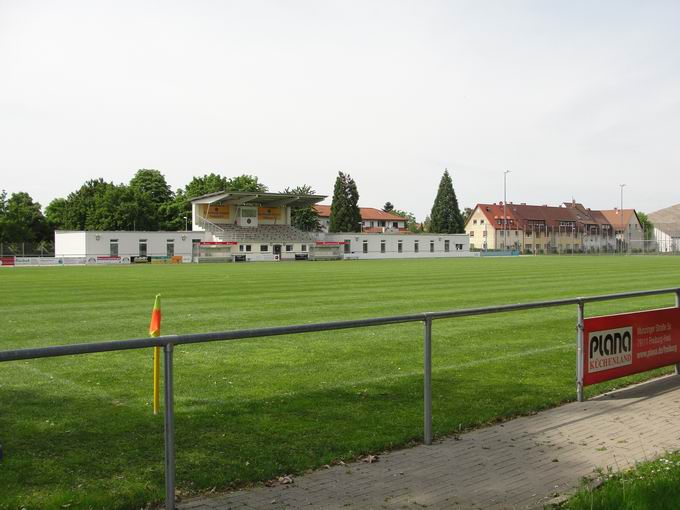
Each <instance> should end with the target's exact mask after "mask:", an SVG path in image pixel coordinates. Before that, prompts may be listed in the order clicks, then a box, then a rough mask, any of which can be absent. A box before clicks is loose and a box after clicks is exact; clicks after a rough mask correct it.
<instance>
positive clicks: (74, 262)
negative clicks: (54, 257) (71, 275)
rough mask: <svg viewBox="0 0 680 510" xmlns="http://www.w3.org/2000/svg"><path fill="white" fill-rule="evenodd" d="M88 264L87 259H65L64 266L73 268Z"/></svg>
mask: <svg viewBox="0 0 680 510" xmlns="http://www.w3.org/2000/svg"><path fill="white" fill-rule="evenodd" d="M86 262H87V258H85V257H64V265H65V266H67V265H71V266H77V265H82V264H85V263H86Z"/></svg>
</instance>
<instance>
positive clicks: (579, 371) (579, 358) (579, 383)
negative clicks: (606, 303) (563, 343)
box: [576, 301, 585, 402]
mask: <svg viewBox="0 0 680 510" xmlns="http://www.w3.org/2000/svg"><path fill="white" fill-rule="evenodd" d="M584 308H585V305H584V303H583V301H579V303H578V319H577V323H576V400H577V401H578V402H583V318H584V316H585V313H584Z"/></svg>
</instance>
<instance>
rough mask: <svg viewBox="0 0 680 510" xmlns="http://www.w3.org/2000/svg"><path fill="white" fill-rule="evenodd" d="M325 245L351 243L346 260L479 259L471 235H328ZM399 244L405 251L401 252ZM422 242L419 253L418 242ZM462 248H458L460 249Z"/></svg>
mask: <svg viewBox="0 0 680 510" xmlns="http://www.w3.org/2000/svg"><path fill="white" fill-rule="evenodd" d="M323 240H324V241H335V242H338V241H349V243H350V245H349V246H350V247H349V253H347V252H345V251H344V247H343V250H342V251H343V254H344V256H345V258H358V259H385V258H435V257H470V256H477V255H478V254H474V253H471V252H470V238H469V237H468V235H467V234H360V233H354V232H349V233H339V234H335V233H334V234H325V235H324V236H323ZM364 241H366V242H367V243H368V253H364V249H363V246H364ZM382 241H384V242H385V252H384V253H383V252H382V251H381V242H382ZM399 241H401V246H402V251H401V253H400V252H399ZM416 241H418V252H416V251H415V242H416ZM431 241H433V242H434V251H433V252H431V251H430V242H431ZM446 241H448V242H449V251H445V242H446ZM456 245H458V247H457V246H456Z"/></svg>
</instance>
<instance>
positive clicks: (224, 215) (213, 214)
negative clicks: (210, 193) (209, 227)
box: [205, 205, 229, 220]
mask: <svg viewBox="0 0 680 510" xmlns="http://www.w3.org/2000/svg"><path fill="white" fill-rule="evenodd" d="M205 217H206V218H208V219H211V220H214V219H220V220H227V219H229V206H228V205H209V206H206V211H205Z"/></svg>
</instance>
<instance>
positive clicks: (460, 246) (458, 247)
mask: <svg viewBox="0 0 680 510" xmlns="http://www.w3.org/2000/svg"><path fill="white" fill-rule="evenodd" d="M456 251H463V245H462V244H458V243H456Z"/></svg>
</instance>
